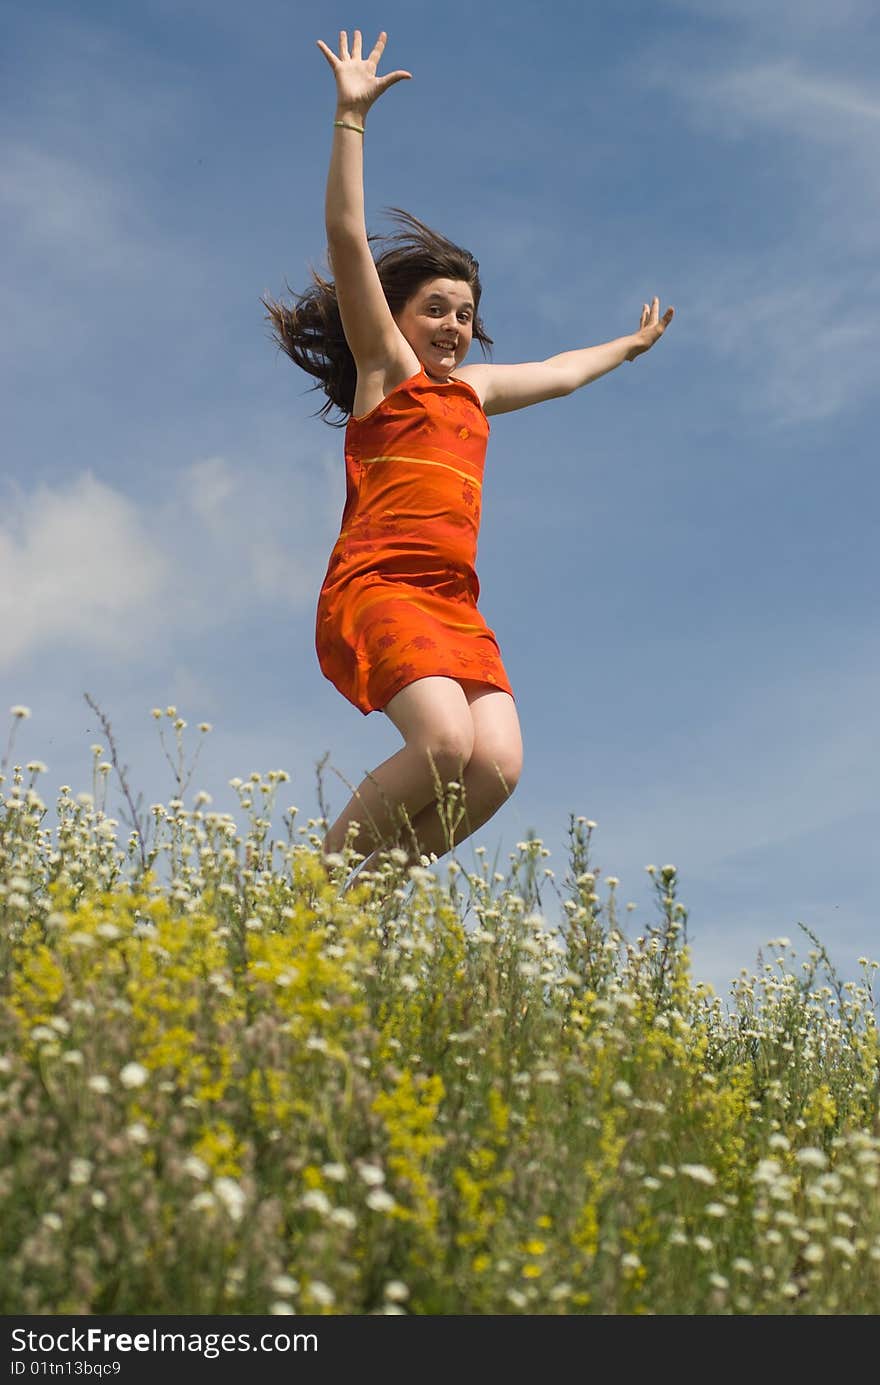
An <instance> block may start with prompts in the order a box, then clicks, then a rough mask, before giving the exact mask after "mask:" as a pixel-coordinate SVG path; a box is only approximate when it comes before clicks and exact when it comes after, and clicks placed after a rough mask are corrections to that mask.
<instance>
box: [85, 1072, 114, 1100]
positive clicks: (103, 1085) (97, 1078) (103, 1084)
mask: <svg viewBox="0 0 880 1385" xmlns="http://www.w3.org/2000/svg"><path fill="white" fill-rule="evenodd" d="M86 1086H87V1087H88V1088H89V1089H90V1090H91V1091H93V1092H100V1093H101V1095H102V1096H103V1095H104V1093H105V1092H109V1090H110V1078H109V1077H105V1076H104V1074H103V1073H102V1072H96V1073H95V1075H94V1077H90V1078H89V1080H88V1082H87V1083H86Z"/></svg>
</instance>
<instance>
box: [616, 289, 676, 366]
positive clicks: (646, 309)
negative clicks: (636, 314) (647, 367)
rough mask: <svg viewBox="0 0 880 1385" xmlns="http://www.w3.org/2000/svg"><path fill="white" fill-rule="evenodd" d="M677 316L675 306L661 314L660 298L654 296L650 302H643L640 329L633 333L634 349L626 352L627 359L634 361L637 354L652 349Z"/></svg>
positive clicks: (639, 354)
mask: <svg viewBox="0 0 880 1385" xmlns="http://www.w3.org/2000/svg"><path fill="white" fill-rule="evenodd" d="M674 316H675V309H674V308H667V309H666V312H665V313H664V314H663V316H662V317H661V316H660V299H659V298H654V299H653V300H652V302H651V304H650V306H649V305H648V304H647V303H643V304H642V316H641V321H640V323H639V330H638V331H637V332H635V333H634V334H633V346H632V349H631V350H629V351H628V352H627V353H626V357H625V359H626V360H628V361H634V360H635V358H636V356H641V355H642V354H643V353H644V352H645V351H650V349H651V347H652V346H653V345H654V343H655V342H656V341H659V340H660V338H661V337H662V336H663V333H664V332H665V331H666V328H667V327H668V326H669V324H670V322H671V321H672V319H673V317H674Z"/></svg>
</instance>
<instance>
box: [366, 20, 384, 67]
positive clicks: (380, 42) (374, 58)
mask: <svg viewBox="0 0 880 1385" xmlns="http://www.w3.org/2000/svg"><path fill="white" fill-rule="evenodd" d="M387 41H388V35H387V34H386V32H385V30H384V29H383V30H382V32H381V34H380V35H379V37H378V38H377V39H376V42H375V44H374V46H373V51H372V53H371V54H370V58H369V61H370V62H371V63H374V64H375V65H376V66H377V67H378V65H379V59H380V58H381V56H382V54H383V53H384V51H385V44H386V43H387Z"/></svg>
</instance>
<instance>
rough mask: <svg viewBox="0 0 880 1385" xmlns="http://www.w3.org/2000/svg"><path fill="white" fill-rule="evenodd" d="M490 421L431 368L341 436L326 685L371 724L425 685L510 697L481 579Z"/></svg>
mask: <svg viewBox="0 0 880 1385" xmlns="http://www.w3.org/2000/svg"><path fill="white" fill-rule="evenodd" d="M488 440H489V420H488V418H487V417H486V414H485V413H484V411H483V408H482V405H481V403H480V399H479V396H478V394H477V393H476V391H475V390H474V389H473V388H472V387H471V386H470V385H468V384H466V383H465V381H464V380H459V379H455V378H452V379H450V380H447V381H442V382H441V381H436V380H432V379H430V377H429V376H428V375H427V373H426V372H425V370H424V368H420V369H419V370H418V371H417V372H416V374H415V375H411V376H410V377H409V379H408V380H404V381H403V383H402V384H400V385H398V386H397V387H396V388H395V389H393V390H392V391H391V393H390V394H387V395H386V396H385V398H384V399H383V400H382V401H381V402H380V403H379V404H377V405H376V407H375V408H374V409H371V410H370V412H369V413H368V414H364V415H363V416H362V417H361V418H355V417H353V416H352V417H351V418H350V419H349V421H348V426H347V428H346V431H345V481H346V498H345V507H344V509H343V512H342V524H341V528H340V534H339V538H338V539H337V541H336V543H335V545H334V547H333V551H332V553H331V554H330V561H329V563H328V565H327V573H326V576H325V578H324V582H323V584H322V586H321V592H320V596H319V598H318V609H317V619H316V627H315V647H316V650H317V654H318V663H319V664H320V667H321V671H322V673H323V674H324V676H325V678H328V679H329V680H330V682H331V683H332V684H333V685H334V687H336V688H337V689H338V690H339V692H341V693H342V695H343V697H345V698H347V699H348V701H349V702H351V703H353V704H354V706H355V707H358V708H359V709H360V710H361V711H362V712H363V713H364V715H366V714H367V713H369V712H373V711H380V710H381V709H382V708H384V707H385V706H387V704H388V702H389V701H390V700H391V698H392V697H394V695H395V694H396V693H399V692H400V691H401V689H402V688H405V687H406V686H407V685H408V684H409V683H412V682H415V680H416V679H418V678H426V677H431V676H436V675H443V676H444V677H447V678H459V679H471V680H474V681H476V682H482V683H487V684H489V685H491V686H492V687H495V688H499V689H501V690H502V691H503V692H507V693H510V695H511V696H513V690H512V688H511V686H510V682H509V680H508V677H507V674H506V673H505V671H504V665H503V663H502V661H501V652H500V650H499V648H498V643H497V641H496V639H495V635H494V633H493V631H492V630H490V629H489V627H488V625H487V624H486V622H485V620H484V619H483V617H482V615H481V614H480V613H479V611H478V610H477V597H478V596H479V592H480V584H479V582H478V580H477V574H476V572H475V570H474V563H475V561H476V554H477V538H478V535H479V528H480V501H481V494H482V482H483V465H484V461H485V456H486V445H487V443H488Z"/></svg>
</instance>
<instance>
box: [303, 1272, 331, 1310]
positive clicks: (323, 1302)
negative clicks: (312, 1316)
mask: <svg viewBox="0 0 880 1385" xmlns="http://www.w3.org/2000/svg"><path fill="white" fill-rule="evenodd" d="M308 1292H309V1295H310V1296H311V1297H312V1298H313V1299H314V1300H315V1302H316V1303H318V1304H320V1306H321V1307H322V1308H332V1307H333V1304H334V1303H335V1302H336V1295H335V1293H334V1292H333V1290H332V1289H331V1288H330V1285H329V1284H325V1283H324V1282H323V1280H321V1279H313V1280H312V1282H311V1284H310V1285H309V1287H308Z"/></svg>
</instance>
